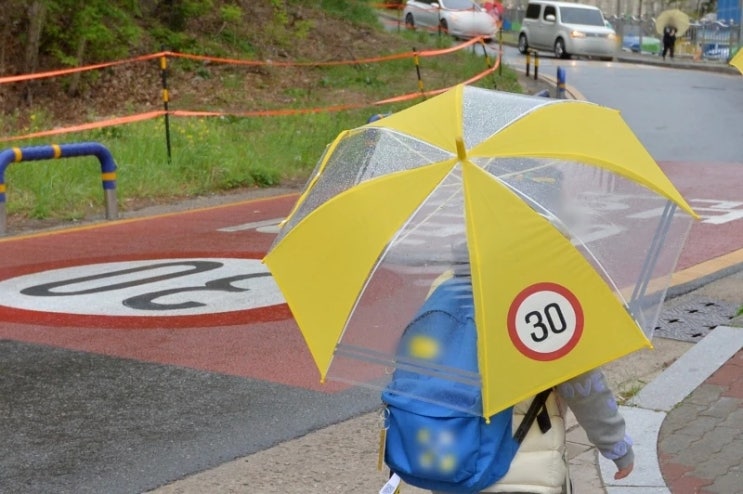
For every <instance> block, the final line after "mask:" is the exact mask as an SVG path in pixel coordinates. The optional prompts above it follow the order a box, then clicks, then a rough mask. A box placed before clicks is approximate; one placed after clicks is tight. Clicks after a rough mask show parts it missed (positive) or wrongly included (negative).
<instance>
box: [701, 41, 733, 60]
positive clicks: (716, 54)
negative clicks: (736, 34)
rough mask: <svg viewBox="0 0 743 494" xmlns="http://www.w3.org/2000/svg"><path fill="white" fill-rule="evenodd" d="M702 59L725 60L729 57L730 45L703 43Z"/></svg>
mask: <svg viewBox="0 0 743 494" xmlns="http://www.w3.org/2000/svg"><path fill="white" fill-rule="evenodd" d="M702 57H703V58H706V59H707V60H727V59H728V58H729V57H730V45H728V44H726V43H705V44H704V45H702Z"/></svg>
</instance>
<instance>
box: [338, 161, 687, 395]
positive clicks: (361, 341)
mask: <svg viewBox="0 0 743 494" xmlns="http://www.w3.org/2000/svg"><path fill="white" fill-rule="evenodd" d="M474 161H475V164H476V165H478V166H479V167H481V168H483V169H484V170H486V171H487V172H488V173H489V174H490V175H492V176H493V177H495V178H496V179H497V180H498V181H499V182H500V183H501V185H502V186H503V187H504V188H507V189H508V190H509V192H510V193H512V194H514V195H516V196H518V197H519V198H521V199H522V200H523V201H524V202H525V203H526V204H527V205H528V206H529V207H530V208H531V209H533V211H534V213H535V214H538V215H540V216H541V217H543V218H545V219H546V220H548V221H549V222H550V224H551V225H552V226H553V227H554V228H555V229H556V230H558V231H559V232H560V233H561V234H562V235H564V236H565V237H566V238H567V239H569V240H570V242H571V243H572V245H573V246H574V247H575V249H576V250H578V251H579V252H580V253H581V254H582V256H583V257H584V258H585V259H586V260H587V261H588V262H589V263H590V264H591V265H592V266H593V268H594V269H595V270H596V272H597V273H598V274H599V275H600V276H601V277H602V278H603V280H604V281H605V283H606V284H607V285H608V286H609V287H611V289H612V290H613V292H614V294H615V296H616V298H617V303H619V304H622V305H624V306H625V307H626V310H627V311H629V312H630V313H631V315H632V317H633V318H634V320H635V321H636V322H637V324H638V325H639V326H640V327H641V328H642V330H643V332H644V333H645V334H646V335H647V337H648V338H651V337H652V333H653V329H654V327H655V324H656V321H657V319H658V316H659V313H660V310H661V308H662V303H663V300H664V298H665V294H666V288H667V286H668V283H669V280H670V276H671V274H672V273H673V271H674V269H675V266H676V262H677V260H678V257H679V254H680V251H681V248H682V246H683V244H684V241H685V238H686V236H687V234H688V231H689V228H690V225H691V222H692V219H691V217H690V216H689V215H688V214H686V213H682V212H678V211H676V208H675V207H673V206H671V205H670V203H669V201H668V200H667V199H665V198H664V197H661V196H659V195H658V194H657V193H655V192H654V191H651V190H649V189H647V188H645V187H643V186H641V185H638V184H636V183H634V182H632V181H630V180H627V179H625V178H623V177H621V176H619V175H616V174H614V173H611V172H608V171H606V170H602V169H598V168H595V167H593V166H587V165H584V164H581V163H576V162H566V161H559V160H550V159H524V158H510V159H504V158H499V159H488V160H485V159H481V160H477V159H476V160H474ZM466 200H467V190H466V187H465V186H464V185H463V182H462V170H461V166H459V165H457V166H454V167H453V168H452V170H451V172H450V173H449V174H448V175H447V176H446V178H445V179H444V181H443V182H442V183H441V184H440V185H439V186H438V187H436V188H435V189H434V190H433V192H432V193H431V194H430V195H429V197H428V198H427V199H426V200H425V201H424V202H423V203H422V204H421V205H420V207H419V208H418V209H417V210H416V211H415V212H414V214H412V215H411V217H410V219H409V221H408V222H407V223H406V224H405V225H404V226H403V227H402V228H401V229H400V230H399V231H398V233H397V234H396V235H395V236H394V238H391V239H390V242H389V244H388V245H387V247H386V249H385V250H384V251H383V252H380V256H379V260H378V262H377V263H376V265H375V267H374V269H373V271H372V272H370V273H369V277H368V280H367V283H366V285H365V287H364V289H363V290H362V292H361V293H360V296H359V298H358V300H357V303H356V305H355V307H354V309H353V311H352V313H351V316H350V318H349V319H348V322H347V324H346V327H345V330H344V332H343V335H342V337H341V339H340V341H339V344H338V346H337V349H336V352H335V355H334V357H333V361H332V363H331V366H330V369H329V372H328V378H329V379H337V380H341V381H346V382H351V383H354V384H362V385H369V386H371V387H374V388H378V387H381V386H383V385H384V384H385V383H386V382H387V381H388V380H389V378H390V376H391V373H392V372H393V371H394V369H395V368H396V366H397V365H398V364H397V358H398V348H397V344H398V342H399V341H400V339H401V336H402V334H403V331H404V330H405V328H406V323H407V322H409V321H410V320H411V319H412V318H413V316H414V315H415V313H416V311H417V310H418V308H419V307H420V306H421V305H422V304H423V302H424V300H425V299H426V297H427V296H428V295H429V294H430V293H431V290H432V288H433V287H435V286H436V285H437V284H439V283H440V282H441V281H442V280H444V279H447V278H448V277H451V276H453V275H459V276H468V277H469V276H470V275H471V269H473V268H472V266H471V265H470V264H469V253H468V249H467V245H466V239H467V220H466V212H465V211H466V207H465V203H466ZM493 214H494V215H497V214H498V211H493ZM498 234H499V235H502V237H503V239H504V241H505V242H508V239H509V237H510V236H513V235H512V232H510V231H508V229H504V230H503V231H500V232H498ZM534 247H536V248H539V246H538V245H536V246H534V245H524V244H523V243H519V244H514V245H513V246H512V248H511V249H509V250H510V251H511V252H512V256H513V259H512V260H515V259H518V258H519V256H520V255H521V254H522V252H524V251H526V250H528V249H530V248H534ZM502 262H504V263H508V262H510V261H509V259H507V258H506V259H503V260H502ZM474 269H477V268H476V267H475V268H474ZM535 269H539V267H538V266H535ZM485 303H487V301H485ZM500 329H502V331H506V321H503V324H502V328H500ZM587 330H588V331H600V330H601V328H587ZM425 365H426V364H425V362H422V363H421V366H422V367H425ZM453 372H454V373H456V370H453Z"/></svg>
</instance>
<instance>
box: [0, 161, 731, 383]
mask: <svg viewBox="0 0 743 494" xmlns="http://www.w3.org/2000/svg"><path fill="white" fill-rule="evenodd" d="M662 166H663V168H664V170H665V171H666V173H667V174H668V175H669V177H670V178H671V180H672V181H673V182H674V183H675V184H676V186H677V187H678V189H679V190H680V191H681V193H682V194H683V195H684V196H685V197H686V198H687V200H688V201H689V202H690V203H691V205H692V207H694V208H695V209H698V212H700V213H701V214H702V216H703V221H701V222H697V223H695V224H694V226H693V227H692V231H691V234H690V236H689V239H688V241H687V243H686V245H685V248H684V250H683V252H682V255H681V258H680V260H679V264H678V267H677V269H678V270H681V269H685V268H688V267H691V266H694V265H696V264H699V263H701V262H704V261H707V260H710V259H713V258H716V257H719V256H723V255H725V254H728V253H731V252H734V251H736V250H738V249H740V248H741V247H742V246H743V221H742V220H740V219H737V214H738V212H741V211H743V204H738V203H737V202H736V201H737V200H739V199H740V192H739V183H740V180H739V176H740V175H741V174H743V168H742V167H743V165H735V164H714V165H700V164H699V163H667V164H662ZM296 198H297V196H296V195H288V196H276V197H269V198H263V199H256V200H250V201H244V202H238V203H234V204H229V205H224V206H219V207H213V208H208V209H200V210H191V211H185V212H179V213H172V214H167V215H160V216H155V217H150V218H140V219H130V220H119V221H113V222H108V223H99V224H95V225H89V226H84V227H78V228H74V229H68V230H58V231H51V232H44V233H40V234H35V235H27V236H18V237H6V238H4V239H2V240H0V281H2V280H7V279H9V278H13V277H16V276H19V275H24V274H29V273H36V272H41V271H45V270H51V269H58V268H63V267H69V266H77V265H88V264H96V263H103V262H119V261H127V260H140V259H145V260H151V259H173V258H195V257H204V258H220V257H221V258H241V259H244V258H248V259H261V258H262V257H263V255H264V254H265V253H266V251H267V250H268V248H269V247H270V245H271V242H272V241H273V238H274V235H273V234H270V233H261V232H259V231H257V230H256V229H250V230H241V231H233V232H223V231H219V229H222V228H226V227H234V226H236V225H241V224H246V223H253V222H259V221H265V220H270V219H274V218H280V217H284V216H285V215H286V214H287V213H288V212H289V211H290V209H291V207H292V206H293V204H294V201H295V200H296ZM702 208H703V210H702ZM742 216H743V215H742ZM709 218H716V220H713V222H710V221H709ZM732 218H736V219H732ZM723 219H728V220H730V221H725V222H720V221H721V220H723ZM714 221H717V222H720V224H714ZM10 233H11V234H12V232H10ZM1 300H2V294H1V293H0V301H1ZM0 321H2V324H0V338H4V339H13V340H19V341H25V342H31V343H38V344H46V345H52V346H55V347H61V348H67V349H71V350H80V351H87V352H94V353H98V354H104V355H109V356H116V357H123V358H130V359H135V360H139V361H146V362H155V363H161V364H171V365H178V366H185V367H189V368H194V369H200V370H204V371H210V372H218V373H224V374H229V375H235V376H243V377H249V378H254V379H259V380H264V381H269V382H275V383H281V384H286V385H289V386H297V387H302V388H307V389H313V390H320V391H325V392H334V391H337V390H339V389H343V388H344V386H342V385H338V384H334V383H330V384H326V385H320V384H319V382H318V381H319V375H318V372H317V370H316V369H315V366H314V364H313V362H312V359H311V357H310V355H309V352H308V351H307V349H306V346H305V344H304V342H303V340H302V337H301V335H300V333H299V330H298V328H297V326H296V324H295V323H294V321H293V319H292V317H291V314H290V312H289V310H288V308H287V307H286V305H284V304H282V305H273V306H270V307H266V308H258V309H252V310H243V311H236V312H228V313H223V314H213V315H198V316H178V317H159V318H152V317H150V318H146V321H145V320H143V319H139V318H136V317H106V316H90V315H88V316H85V315H73V314H69V315H68V314H60V313H51V312H46V313H44V312H38V311H31V310H21V309H15V308H9V307H5V306H2V305H0Z"/></svg>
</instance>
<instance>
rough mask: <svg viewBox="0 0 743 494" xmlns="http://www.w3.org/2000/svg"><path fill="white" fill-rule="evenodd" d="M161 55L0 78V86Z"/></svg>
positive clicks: (139, 60)
mask: <svg viewBox="0 0 743 494" xmlns="http://www.w3.org/2000/svg"><path fill="white" fill-rule="evenodd" d="M162 55H163V53H153V54H152V55H143V56H141V57H135V58H127V59H126V60H117V61H115V62H106V63H98V64H95V65H86V66H84V67H74V68H71V69H59V70H52V71H49V72H37V73H35V74H22V75H12V76H7V77H0V84H7V83H11V82H20V81H30V80H33V79H45V78H49V77H59V76H63V75H70V74H74V73H76V72H85V71H87V70H97V69H105V68H106V67H113V66H115V65H123V64H125V63H132V62H141V61H145V60H152V59H153V58H157V57H160V56H162Z"/></svg>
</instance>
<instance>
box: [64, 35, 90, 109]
mask: <svg viewBox="0 0 743 494" xmlns="http://www.w3.org/2000/svg"><path fill="white" fill-rule="evenodd" d="M87 44H88V43H87V41H86V40H85V38H84V37H82V36H81V37H80V39H79V40H78V42H77V53H76V54H75V60H77V66H78V67H81V66H82V65H83V59H84V58H85V47H86V46H87ZM81 77H82V72H75V73H74V74H72V80H71V82H70V87H69V89H68V90H67V94H69V95H70V96H77V95H78V93H79V91H80V78H81Z"/></svg>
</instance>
